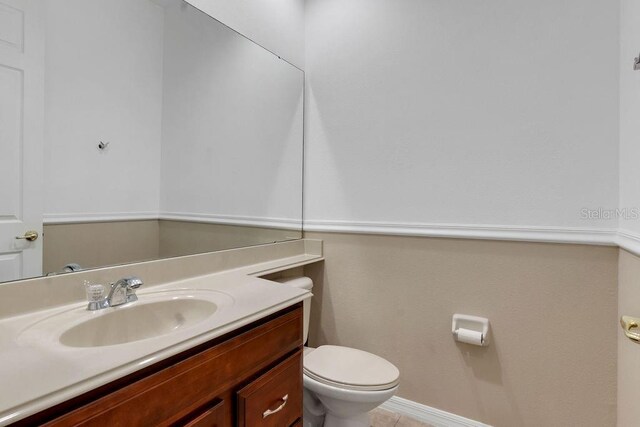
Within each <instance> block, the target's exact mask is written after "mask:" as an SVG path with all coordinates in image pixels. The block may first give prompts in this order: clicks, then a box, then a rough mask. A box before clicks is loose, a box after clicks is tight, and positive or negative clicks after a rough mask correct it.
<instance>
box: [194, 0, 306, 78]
mask: <svg viewBox="0 0 640 427" xmlns="http://www.w3.org/2000/svg"><path fill="white" fill-rule="evenodd" d="M187 1H188V2H189V3H191V4H193V5H194V6H195V7H197V8H199V9H201V10H203V11H204V12H206V13H208V14H209V15H211V16H213V17H214V18H216V19H218V20H219V21H220V22H222V23H224V24H225V25H228V26H229V27H231V28H233V29H234V30H236V31H238V32H239V33H241V34H243V35H245V36H247V37H248V38H250V39H251V40H253V41H255V42H256V43H258V44H260V45H262V46H264V47H265V48H266V49H268V50H270V51H272V52H274V53H275V54H276V55H279V56H280V57H282V58H284V59H285V60H287V61H289V62H291V63H292V64H294V65H295V66H297V67H298V68H301V69H304V0H259V1H256V0H187Z"/></svg>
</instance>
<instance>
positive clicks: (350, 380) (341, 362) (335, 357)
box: [304, 345, 400, 390]
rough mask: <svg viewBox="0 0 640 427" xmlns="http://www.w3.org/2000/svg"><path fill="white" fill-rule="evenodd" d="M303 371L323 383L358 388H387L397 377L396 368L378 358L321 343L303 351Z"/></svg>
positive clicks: (391, 386) (347, 348) (393, 385)
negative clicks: (315, 347)
mask: <svg viewBox="0 0 640 427" xmlns="http://www.w3.org/2000/svg"><path fill="white" fill-rule="evenodd" d="M304 372H305V374H306V375H308V376H309V377H311V378H313V379H315V380H317V381H320V382H323V383H327V382H328V383H333V384H335V385H337V386H338V387H340V386H344V387H345V388H350V389H361V390H387V389H389V388H393V387H395V386H396V385H397V384H398V380H399V377H400V371H398V368H396V367H395V366H394V365H393V364H391V363H389V362H388V361H386V360H385V359H383V358H382V357H379V356H376V355H375V354H371V353H367V352H366V351H362V350H356V349H354V348H349V347H340V346H336V345H323V346H320V347H318V348H317V349H315V350H313V351H312V352H310V353H308V354H305V357H304Z"/></svg>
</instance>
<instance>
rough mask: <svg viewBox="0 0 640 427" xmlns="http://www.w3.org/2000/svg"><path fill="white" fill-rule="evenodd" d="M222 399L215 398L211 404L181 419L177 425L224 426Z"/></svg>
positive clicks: (185, 426)
mask: <svg viewBox="0 0 640 427" xmlns="http://www.w3.org/2000/svg"><path fill="white" fill-rule="evenodd" d="M224 410H225V405H224V400H219V399H217V400H215V401H214V402H213V403H212V404H211V405H208V406H207V407H205V408H204V409H202V410H200V411H199V412H198V413H197V414H194V415H193V416H192V417H189V418H188V419H186V420H183V421H181V422H180V423H178V425H181V426H184V427H224V416H225V413H224Z"/></svg>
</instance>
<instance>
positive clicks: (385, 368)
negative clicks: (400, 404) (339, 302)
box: [302, 346, 399, 427]
mask: <svg viewBox="0 0 640 427" xmlns="http://www.w3.org/2000/svg"><path fill="white" fill-rule="evenodd" d="M303 371H304V374H303V377H302V378H303V385H304V389H305V400H304V408H305V419H304V426H305V427H321V426H324V427H369V426H370V423H369V414H368V413H369V411H371V410H372V409H374V408H376V407H378V406H380V405H381V404H382V403H384V402H385V401H387V400H388V399H390V398H391V397H392V396H393V395H394V394H395V393H396V391H397V390H398V377H399V371H398V369H397V368H396V367H395V366H393V365H392V364H391V363H389V362H387V361H386V360H384V359H382V358H381V357H378V356H376V355H373V354H371V353H367V352H364V351H361V350H355V349H352V348H348V347H339V346H322V347H319V348H318V349H316V350H314V349H305V362H304V370H303ZM323 413H324V420H323V419H322V417H321V415H322V414H323Z"/></svg>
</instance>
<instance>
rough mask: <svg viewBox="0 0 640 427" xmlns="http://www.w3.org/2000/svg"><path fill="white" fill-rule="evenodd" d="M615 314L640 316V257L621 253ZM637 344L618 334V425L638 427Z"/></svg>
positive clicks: (639, 363)
mask: <svg viewBox="0 0 640 427" xmlns="http://www.w3.org/2000/svg"><path fill="white" fill-rule="evenodd" d="M618 271H619V273H618V274H619V278H618V315H619V316H622V315H628V316H634V317H640V258H638V257H637V256H635V255H632V254H631V253H629V252H627V251H625V250H622V249H621V250H620V257H619V270H618ZM638 390H640V345H639V344H636V343H634V342H632V341H631V340H629V339H628V338H626V337H625V336H624V335H623V333H622V330H621V329H620V331H619V332H618V426H619V427H636V426H638V425H639V424H640V404H639V402H638Z"/></svg>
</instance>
